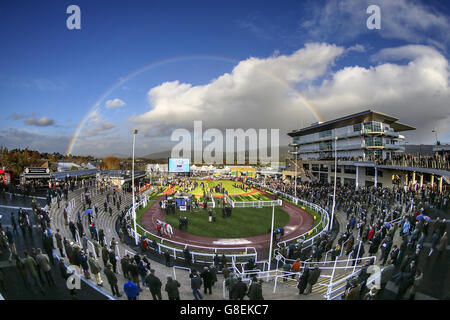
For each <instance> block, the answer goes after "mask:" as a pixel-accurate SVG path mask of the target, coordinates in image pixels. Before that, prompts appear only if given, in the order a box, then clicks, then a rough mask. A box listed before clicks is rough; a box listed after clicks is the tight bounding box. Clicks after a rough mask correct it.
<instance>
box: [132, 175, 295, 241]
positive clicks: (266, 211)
mask: <svg viewBox="0 0 450 320" xmlns="http://www.w3.org/2000/svg"><path fill="white" fill-rule="evenodd" d="M202 181H203V182H204V183H205V184H207V185H208V188H214V187H215V186H216V185H217V184H219V183H222V186H223V187H224V188H225V189H226V190H227V191H228V194H229V195H230V196H232V199H233V200H235V201H258V200H261V201H270V200H272V199H271V198H269V197H267V196H265V195H264V194H262V193H261V192H259V191H258V190H256V189H250V190H249V191H247V192H245V191H244V190H242V189H240V188H235V187H234V186H233V184H234V182H233V181H227V180H225V181H215V180H200V181H198V182H199V183H201V182H202ZM179 189H180V187H179V186H177V187H176V188H175V190H174V191H175V192H176V191H178V190H179ZM252 191H253V192H254V191H257V192H256V193H253V194H250V195H244V194H246V193H249V192H252ZM191 193H192V194H193V195H196V194H197V195H200V196H201V197H197V198H196V199H197V200H198V201H199V202H200V203H201V201H202V198H203V197H202V196H203V191H202V189H201V187H200V186H199V187H197V188H196V189H194V190H193V191H192V192H191ZM234 193H235V194H236V196H234ZM160 195H162V193H160V194H150V199H151V200H156V199H158V198H159V196H160ZM219 199H220V201H219V203H220V202H221V201H222V200H223V198H218V197H216V198H215V201H216V203H217V202H218V200H219ZM151 203H153V201H152V202H151ZM149 206H150V204H148V205H147V207H145V208H141V209H139V210H137V211H136V217H137V221H138V223H139V224H140V218H141V216H142V214H143V213H144V212H145V211H146V210H147V209H148V208H149ZM221 207H222V205H220V208H219V207H217V208H215V209H214V210H215V212H216V222H209V220H208V211H207V210H203V209H202V208H200V209H199V210H198V212H192V213H191V212H190V211H179V210H178V209H177V212H176V213H175V214H169V215H166V216H165V218H166V221H167V223H169V224H170V225H172V227H173V228H176V229H178V219H179V217H180V216H187V217H188V219H189V227H188V230H183V231H186V232H188V233H190V234H193V235H198V236H204V237H214V238H243V237H251V236H258V235H262V234H267V233H268V231H269V229H270V227H271V223H272V207H265V208H234V209H233V211H232V215H231V217H227V218H225V219H224V218H222V208H221ZM289 219H290V217H289V214H287V213H286V212H285V211H283V210H282V209H280V208H278V207H275V221H274V226H275V228H278V227H284V226H285V225H287V224H288V223H289Z"/></svg>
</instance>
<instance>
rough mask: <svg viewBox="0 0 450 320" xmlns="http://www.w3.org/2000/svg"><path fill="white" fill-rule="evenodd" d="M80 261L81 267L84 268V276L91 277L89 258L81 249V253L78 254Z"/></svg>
mask: <svg viewBox="0 0 450 320" xmlns="http://www.w3.org/2000/svg"><path fill="white" fill-rule="evenodd" d="M78 261H79V264H80V265H81V268H82V269H83V272H84V277H85V278H86V279H90V278H91V275H90V274H89V264H88V259H87V257H86V254H85V253H84V251H81V252H80V254H79V255H78Z"/></svg>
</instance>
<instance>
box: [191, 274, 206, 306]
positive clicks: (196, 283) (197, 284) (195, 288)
mask: <svg viewBox="0 0 450 320" xmlns="http://www.w3.org/2000/svg"><path fill="white" fill-rule="evenodd" d="M189 276H190V277H191V289H192V293H193V295H194V299H195V300H203V296H202V294H201V292H200V289H201V287H202V278H200V276H199V275H198V273H197V271H195V270H193V271H192V273H191V274H190V275H189Z"/></svg>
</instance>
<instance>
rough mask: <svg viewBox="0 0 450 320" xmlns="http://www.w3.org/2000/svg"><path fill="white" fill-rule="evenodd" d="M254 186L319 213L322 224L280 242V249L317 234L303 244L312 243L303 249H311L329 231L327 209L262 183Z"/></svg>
mask: <svg viewBox="0 0 450 320" xmlns="http://www.w3.org/2000/svg"><path fill="white" fill-rule="evenodd" d="M252 184H254V185H257V186H259V187H260V188H262V189H266V190H269V191H270V192H272V193H273V194H275V195H277V194H278V195H281V196H282V197H285V198H288V199H290V200H291V201H292V202H293V203H295V204H296V205H299V203H300V204H301V205H302V206H304V207H308V208H309V209H312V210H314V211H316V212H318V213H319V214H320V222H319V223H318V224H317V225H316V226H315V227H314V228H312V229H311V230H309V231H307V232H305V233H303V234H301V235H298V236H295V237H292V238H289V239H287V240H284V241H280V242H278V246H279V247H280V246H281V244H283V245H286V244H287V243H288V242H292V241H295V240H297V239H300V238H302V239H305V238H306V236H307V235H308V234H313V233H316V232H317V234H316V235H314V236H312V237H310V238H308V239H306V240H305V241H304V242H303V245H305V244H308V243H309V242H310V244H309V245H307V246H306V247H303V249H302V250H305V249H307V248H309V247H310V246H312V245H313V244H314V242H315V240H316V238H317V237H320V236H321V234H322V233H323V232H324V231H326V230H328V227H329V223H330V219H329V216H328V212H327V211H326V210H325V209H323V208H321V207H320V206H318V205H316V204H314V203H311V202H308V201H305V200H302V199H300V198H296V197H294V196H292V195H290V194H286V193H284V192H280V191H278V190H275V189H273V188H271V187H268V186H264V185H263V184H261V183H258V182H252ZM319 228H322V230H320V231H319Z"/></svg>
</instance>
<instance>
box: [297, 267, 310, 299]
mask: <svg viewBox="0 0 450 320" xmlns="http://www.w3.org/2000/svg"><path fill="white" fill-rule="evenodd" d="M308 277H309V268H308V267H305V269H304V270H303V273H302V275H301V276H300V277H299V278H298V285H297V289H298V294H303V292H304V291H305V289H306V285H307V284H308Z"/></svg>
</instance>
